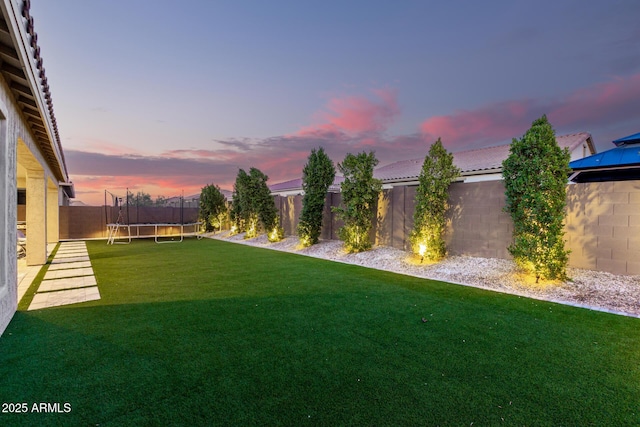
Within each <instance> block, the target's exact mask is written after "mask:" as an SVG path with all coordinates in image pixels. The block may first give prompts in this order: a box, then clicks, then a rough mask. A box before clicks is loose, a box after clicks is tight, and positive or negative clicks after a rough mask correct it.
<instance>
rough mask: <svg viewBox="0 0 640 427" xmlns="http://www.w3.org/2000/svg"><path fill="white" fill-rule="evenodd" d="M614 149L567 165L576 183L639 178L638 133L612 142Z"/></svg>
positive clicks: (639, 148) (639, 146) (639, 136)
mask: <svg viewBox="0 0 640 427" xmlns="http://www.w3.org/2000/svg"><path fill="white" fill-rule="evenodd" d="M613 143H614V144H615V145H616V146H615V147H614V148H612V149H610V150H607V151H603V152H602V153H598V154H594V155H592V156H589V157H585V158H583V159H578V160H574V161H573V162H571V163H569V166H570V167H571V169H573V170H574V171H575V172H576V173H574V174H573V175H572V177H571V179H572V180H573V181H576V182H588V181H619V180H626V179H638V178H640V133H636V134H633V135H629V136H626V137H624V138H620V139H616V140H615V141H613Z"/></svg>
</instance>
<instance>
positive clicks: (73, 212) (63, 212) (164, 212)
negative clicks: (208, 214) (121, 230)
mask: <svg viewBox="0 0 640 427" xmlns="http://www.w3.org/2000/svg"><path fill="white" fill-rule="evenodd" d="M122 212H123V222H124V223H127V221H128V220H127V218H129V219H130V221H129V223H131V224H133V223H143V224H144V223H172V224H177V223H180V222H181V217H182V219H183V222H184V223H191V222H195V221H196V220H197V218H198V208H184V210H183V211H182V212H180V208H173V207H140V208H139V209H137V208H136V207H130V208H129V213H128V217H127V213H126V208H123V209H122ZM117 218H118V208H113V207H109V208H107V210H105V208H104V206H60V239H61V240H73V239H106V238H107V226H106V224H107V222H115V221H116V220H117ZM141 230H144V231H143V232H141V235H142V234H145V235H148V234H149V233H150V230H152V229H150V228H147V229H141ZM132 233H133V230H132Z"/></svg>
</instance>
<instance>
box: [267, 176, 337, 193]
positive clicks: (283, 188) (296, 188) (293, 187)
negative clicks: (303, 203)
mask: <svg viewBox="0 0 640 427" xmlns="http://www.w3.org/2000/svg"><path fill="white" fill-rule="evenodd" d="M342 181H344V177H342V176H340V175H336V177H335V178H334V180H333V184H331V185H330V186H329V192H331V193H337V192H339V191H340V183H341V182H342ZM269 190H271V193H274V194H275V193H279V194H285V193H300V192H301V191H302V178H297V179H292V180H289V181H284V182H278V183H276V184H273V185H270V186H269Z"/></svg>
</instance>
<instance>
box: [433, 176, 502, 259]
mask: <svg viewBox="0 0 640 427" xmlns="http://www.w3.org/2000/svg"><path fill="white" fill-rule="evenodd" d="M504 192H505V187H504V184H503V182H502V181H485V182H473V183H461V182H456V183H453V184H451V186H450V187H449V206H450V208H449V212H448V215H447V216H448V222H447V232H446V236H445V239H446V242H447V251H448V253H449V254H450V255H469V256H477V257H484V258H502V259H510V258H511V255H510V254H509V252H508V251H507V247H508V246H509V245H510V244H511V243H512V241H513V239H512V233H513V223H512V221H511V217H510V216H509V214H508V213H506V212H504V206H505V196H504Z"/></svg>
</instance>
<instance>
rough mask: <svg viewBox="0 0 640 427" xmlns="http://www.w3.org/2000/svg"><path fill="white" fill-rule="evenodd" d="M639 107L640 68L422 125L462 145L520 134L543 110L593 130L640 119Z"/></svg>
mask: <svg viewBox="0 0 640 427" xmlns="http://www.w3.org/2000/svg"><path fill="white" fill-rule="evenodd" d="M638 111H640V73H639V74H635V75H632V76H629V77H626V78H616V79H614V80H613V81H610V82H606V83H600V84H596V85H593V86H590V87H586V88H582V89H580V90H577V91H574V92H573V93H570V94H569V95H568V96H566V97H565V98H561V99H556V100H551V101H546V102H540V101H533V100H529V99H527V100H513V101H507V102H499V103H492V104H488V105H485V106H483V107H480V108H477V109H474V110H460V111H455V112H454V113H452V114H449V115H443V116H435V117H431V118H428V119H427V120H425V121H424V122H422V124H421V125H420V131H421V132H422V134H423V135H424V137H425V138H426V139H427V140H435V139H436V138H438V137H441V138H442V140H443V143H444V144H445V145H447V146H448V147H449V148H450V149H453V150H454V151H458V150H463V149H470V148H477V147H480V146H486V145H489V144H494V145H495V144H500V143H503V142H507V141H509V140H510V139H512V138H517V137H520V136H522V135H523V134H524V132H526V130H527V129H528V128H529V127H530V126H531V122H532V121H533V120H535V119H536V118H538V117H540V116H541V115H542V114H547V117H548V118H549V121H550V122H551V123H552V125H554V127H555V128H556V131H560V132H562V131H566V132H572V131H587V132H592V131H593V128H594V127H595V126H608V125H610V124H613V123H621V122H624V121H630V120H633V119H637V112H638ZM630 132H631V131H630Z"/></svg>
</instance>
